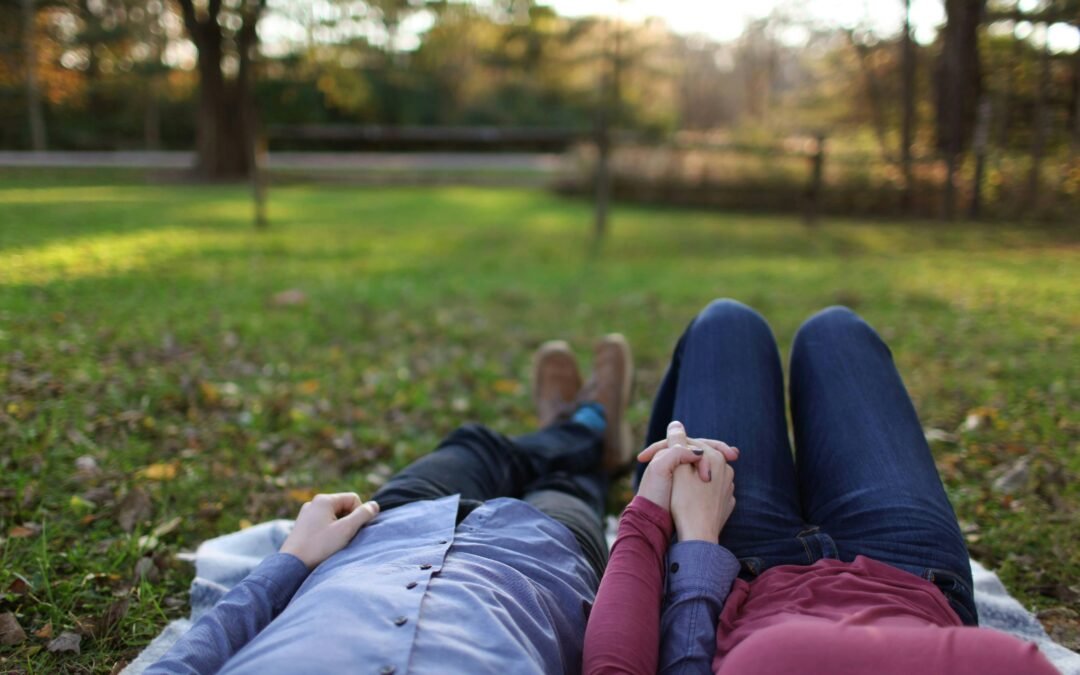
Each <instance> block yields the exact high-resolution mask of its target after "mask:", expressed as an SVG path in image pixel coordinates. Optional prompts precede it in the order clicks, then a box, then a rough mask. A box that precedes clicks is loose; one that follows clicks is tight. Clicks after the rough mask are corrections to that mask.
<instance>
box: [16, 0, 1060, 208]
mask: <svg viewBox="0 0 1080 675" xmlns="http://www.w3.org/2000/svg"><path fill="white" fill-rule="evenodd" d="M1078 17H1080V5H1078V4H1077V3H1076V2H1074V1H1072V0H1016V1H1011V0H944V1H943V0H888V1H883V2H869V1H865V0H842V1H839V2H824V1H822V2H786V1H784V0H765V1H763V2H757V3H726V2H722V3H708V4H706V5H702V4H701V3H694V2H684V1H678V0H673V1H671V2H659V1H656V0H588V1H580V2H571V1H569V0H555V1H553V2H534V1H532V0H477V1H475V2H449V1H440V2H425V1H423V0H371V1H366V2H365V1H362V0H355V1H354V0H313V1H305V2H285V1H283V0H202V1H201V2H200V1H198V0H182V1H179V0H175V1H173V0H149V1H129V0H71V1H61V0H6V1H5V2H3V3H2V4H0V26H2V30H3V35H2V44H3V50H2V52H0V118H2V119H3V120H4V121H5V122H4V125H3V127H2V128H0V148H3V149H8V150H34V151H46V150H47V151H50V152H53V153H71V152H78V151H91V150H93V151H125V154H124V155H122V156H118V157H112V158H109V159H108V160H107V161H109V162H115V163H119V164H124V163H127V164H129V165H137V166H144V167H149V168H155V169H164V168H178V167H186V166H188V165H193V166H196V167H197V175H198V176H199V177H200V178H202V179H206V180H223V179H235V178H242V177H245V176H248V175H249V173H250V172H251V171H252V168H253V167H254V166H255V165H256V164H257V162H258V161H259V153H265V152H269V161H268V162H267V168H268V169H271V170H286V169H288V170H291V171H293V172H294V173H295V172H299V173H302V174H307V175H310V174H312V173H318V172H320V171H326V170H333V171H332V173H334V174H335V175H334V176H333V177H335V178H337V179H342V178H343V176H347V177H351V178H354V179H369V180H370V179H372V178H383V179H386V178H387V176H386V174H388V173H389V174H392V177H393V178H394V179H395V180H397V181H399V182H402V181H404V182H415V181H416V180H419V179H420V178H423V177H425V176H426V177H427V178H431V175H432V173H434V174H437V175H444V174H446V173H450V174H458V176H459V178H461V177H470V178H472V179H477V180H480V179H483V178H486V179H487V182H489V183H490V182H493V181H494V182H498V181H499V180H502V181H510V182H512V181H513V180H517V181H519V182H520V181H529V180H532V181H533V182H541V183H544V184H548V185H551V186H552V187H554V188H555V189H558V190H563V191H567V192H577V193H590V194H592V193H595V192H599V194H598V195H597V198H598V199H600V200H605V199H606V197H607V193H608V192H611V193H613V194H614V195H615V196H616V197H617V198H628V199H633V200H638V201H649V202H659V203H672V204H692V205H702V206H716V207H723V208H739V209H748V210H770V211H777V210H786V211H801V212H804V213H806V215H807V216H808V217H811V218H812V217H813V216H814V215H815V214H816V213H819V212H820V213H834V214H854V215H917V216H931V217H947V218H952V217H957V216H970V217H987V216H993V217H995V218H1016V217H1031V216H1038V217H1044V218H1065V217H1068V216H1070V215H1072V214H1074V213H1075V212H1076V211H1077V200H1078V194H1080V168H1078V160H1077V156H1078V153H1080V30H1078V27H1077V25H1078V22H1080V18H1078ZM192 150H194V152H195V156H194V158H191V157H189V156H188V155H177V154H171V153H169V152H165V153H163V152H162V151H179V152H191V151H192ZM363 151H378V152H380V153H386V152H397V151H406V152H410V153H416V154H415V155H414V156H412V157H405V158H402V157H389V156H383V157H381V158H380V157H368V158H366V159H357V158H355V157H353V158H351V159H350V157H349V156H348V155H347V153H354V152H363ZM449 151H452V152H455V153H460V154H459V155H457V156H455V157H449V158H447V157H442V158H438V157H432V156H430V155H425V154H424V153H432V152H439V153H445V152H449ZM328 152H329V153H334V154H335V155H341V156H333V157H330V156H327V157H319V156H312V154H311V153H328ZM478 153H488V154H495V153H515V154H514V155H513V156H510V157H508V156H503V157H501V158H494V157H486V158H485V157H483V156H482V155H481V156H476V155H477V154H478ZM556 160H557V161H556ZM20 161H30V160H27V159H25V158H22V157H5V158H4V159H3V160H0V162H3V163H7V164H9V165H10V164H11V163H13V162H14V163H17V162H20ZM102 161H106V160H104V159H102V158H100V157H94V156H80V155H74V154H55V155H52V156H50V157H49V158H38V160H37V162H38V163H39V164H41V163H52V164H57V165H63V164H66V163H79V162H82V163H84V164H85V163H94V162H102ZM350 169H351V170H352V172H351V174H350V173H349V170H350ZM379 174H382V175H381V176H380V175H379ZM468 174H472V175H471V176H469V175H468ZM491 174H495V175H494V176H492V175H491ZM324 177H325V176H324ZM598 183H600V184H599V185H598ZM601 215H602V214H601Z"/></svg>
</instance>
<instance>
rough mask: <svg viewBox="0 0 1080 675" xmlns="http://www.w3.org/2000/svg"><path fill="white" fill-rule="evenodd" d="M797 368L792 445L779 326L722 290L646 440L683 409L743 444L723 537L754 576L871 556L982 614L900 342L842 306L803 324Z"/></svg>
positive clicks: (677, 368) (690, 337)
mask: <svg viewBox="0 0 1080 675" xmlns="http://www.w3.org/2000/svg"><path fill="white" fill-rule="evenodd" d="M790 378H791V391H790V398H791V419H792V424H793V427H794V440H795V448H796V454H795V455H794V456H793V455H792V451H791V446H790V444H789V441H788V428H787V421H786V418H785V414H784V412H785V409H784V382H783V372H782V369H781V365H780V355H779V351H778V349H777V347H776V341H775V339H774V338H773V335H772V331H771V330H770V328H769V325H768V324H767V323H766V322H765V319H763V318H762V317H761V315H760V314H758V313H757V312H755V311H754V310H752V309H750V308H748V307H746V306H745V305H742V304H739V303H737V302H734V301H731V300H717V301H715V302H713V303H712V304H710V305H709V306H708V307H706V308H705V310H704V311H702V312H701V314H699V315H698V316H697V317H696V318H695V319H694V320H693V321H692V322H691V323H690V326H689V327H688V328H687V329H686V332H685V333H683V335H682V337H681V338H680V339H679V342H678V345H677V346H676V347H675V353H674V355H673V356H672V360H671V365H670V366H669V368H668V371H667V373H666V375H665V376H664V379H663V381H662V382H661V384H660V389H659V391H658V392H657V394H656V399H655V402H654V405H653V411H652V417H651V419H650V420H649V430H648V438H647V443H652V442H654V441H657V440H660V439H662V438H664V437H665V435H666V428H667V425H668V423H669V422H670V421H671V420H679V421H681V422H682V423H683V424H684V425H685V426H686V430H687V433H688V434H689V435H690V436H696V437H705V438H715V439H719V440H722V441H725V442H727V443H729V444H731V445H734V446H737V447H738V448H739V449H740V450H741V454H740V456H739V459H738V461H737V462H735V463H734V465H733V468H734V469H735V497H736V506H735V511H734V512H733V513H732V515H731V518H730V520H729V521H728V523H727V525H726V526H725V527H724V531H723V533H722V534H721V536H720V543H721V544H722V545H724V546H725V547H726V548H728V549H729V550H730V551H732V552H733V553H734V554H735V555H736V557H738V558H739V560H740V562H741V563H742V566H743V569H742V573H741V575H742V576H743V578H745V579H752V578H753V577H755V576H757V575H759V574H761V573H762V572H764V571H765V570H767V569H769V568H770V567H773V566H776V565H791V564H795V565H809V564H812V563H813V562H815V561H816V560H819V559H821V558H833V559H839V560H843V561H851V560H854V559H855V556H857V555H864V556H867V557H869V558H873V559H874V560H877V561H880V562H883V563H886V564H889V565H892V566H893V567H897V568H899V569H901V570H904V571H907V572H910V573H912V574H915V575H917V576H920V577H922V578H924V579H927V580H929V581H931V582H933V583H934V584H936V585H937V586H938V588H940V589H941V590H942V592H943V593H944V595H945V597H946V598H947V599H948V600H949V603H950V605H951V606H952V607H953V609H954V610H955V611H956V613H957V615H958V616H959V617H960V619H961V620H962V621H963V622H964V623H965V624H968V625H976V624H977V622H978V618H977V615H976V610H975V602H974V598H973V594H972V582H971V568H970V565H969V562H968V551H967V547H966V545H965V544H964V539H963V536H962V535H961V533H960V528H959V525H958V524H957V521H956V515H955V513H954V512H953V509H952V506H951V505H950V504H949V500H948V497H946V495H945V489H944V487H943V486H942V484H941V479H940V478H939V476H938V473H937V469H936V467H935V466H934V460H933V457H932V456H931V454H930V448H929V446H928V445H927V443H926V439H925V437H924V435H923V430H922V425H921V424H920V423H919V419H918V416H917V415H916V413H915V407H914V406H913V405H912V403H911V399H910V398H909V397H908V393H907V390H906V389H905V388H904V383H903V382H902V381H901V379H900V375H899V373H898V372H897V370H896V366H895V365H894V364H893V360H892V353H891V352H890V351H889V348H888V347H887V346H886V345H885V343H884V342H883V341H882V339H881V338H880V337H879V336H878V334H877V333H876V332H875V331H874V329H873V328H871V327H870V326H869V325H868V324H867V323H866V322H865V321H863V320H862V319H861V318H860V317H859V316H858V315H857V314H855V313H854V312H852V311H851V310H849V309H846V308H843V307H832V308H829V309H826V310H824V311H822V312H820V313H819V314H817V315H815V316H813V317H812V318H810V319H809V320H808V321H807V322H806V323H804V324H803V325H802V327H801V328H800V329H799V331H798V333H797V334H796V336H795V341H794V344H793V345H792V349H791V367H790ZM643 471H644V467H643V466H642V467H639V473H638V477H639V478H640V475H641V472H643Z"/></svg>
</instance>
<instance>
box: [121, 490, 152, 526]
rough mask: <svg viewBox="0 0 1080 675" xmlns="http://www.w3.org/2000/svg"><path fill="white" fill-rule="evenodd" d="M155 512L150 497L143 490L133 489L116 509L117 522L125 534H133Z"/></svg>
mask: <svg viewBox="0 0 1080 675" xmlns="http://www.w3.org/2000/svg"><path fill="white" fill-rule="evenodd" d="M153 512H154V505H153V504H152V503H151V502H150V496H149V495H148V494H146V492H144V491H143V490H142V489H141V488H132V490H131V491H130V492H128V493H127V495H126V496H125V497H124V500H123V501H121V502H120V505H119V506H118V507H116V522H118V523H119V524H120V528H121V529H123V530H124V532H131V531H132V530H134V529H135V526H136V525H138V524H139V523H141V522H142V521H144V520H146V519H148V518H149V517H150V516H151V515H152V514H153Z"/></svg>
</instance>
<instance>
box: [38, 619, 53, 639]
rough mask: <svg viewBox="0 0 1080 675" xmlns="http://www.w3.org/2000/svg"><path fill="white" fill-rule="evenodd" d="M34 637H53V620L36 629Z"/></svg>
mask: <svg viewBox="0 0 1080 675" xmlns="http://www.w3.org/2000/svg"><path fill="white" fill-rule="evenodd" d="M34 637H39V638H41V639H42V640H48V639H49V638H51V637H52V621H50V622H49V623H47V624H45V625H44V626H42V627H41V628H38V629H37V630H36V631H34Z"/></svg>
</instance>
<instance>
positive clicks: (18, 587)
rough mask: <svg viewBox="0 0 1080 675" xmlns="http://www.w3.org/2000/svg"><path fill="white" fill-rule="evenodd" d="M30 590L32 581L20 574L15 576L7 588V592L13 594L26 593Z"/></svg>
mask: <svg viewBox="0 0 1080 675" xmlns="http://www.w3.org/2000/svg"><path fill="white" fill-rule="evenodd" d="M29 591H30V582H28V581H27V580H26V579H23V578H22V577H20V576H17V577H15V580H14V581H12V582H11V583H10V584H9V585H8V588H7V592H8V593H11V594H13V595H26V594H27V593H28V592H29Z"/></svg>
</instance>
